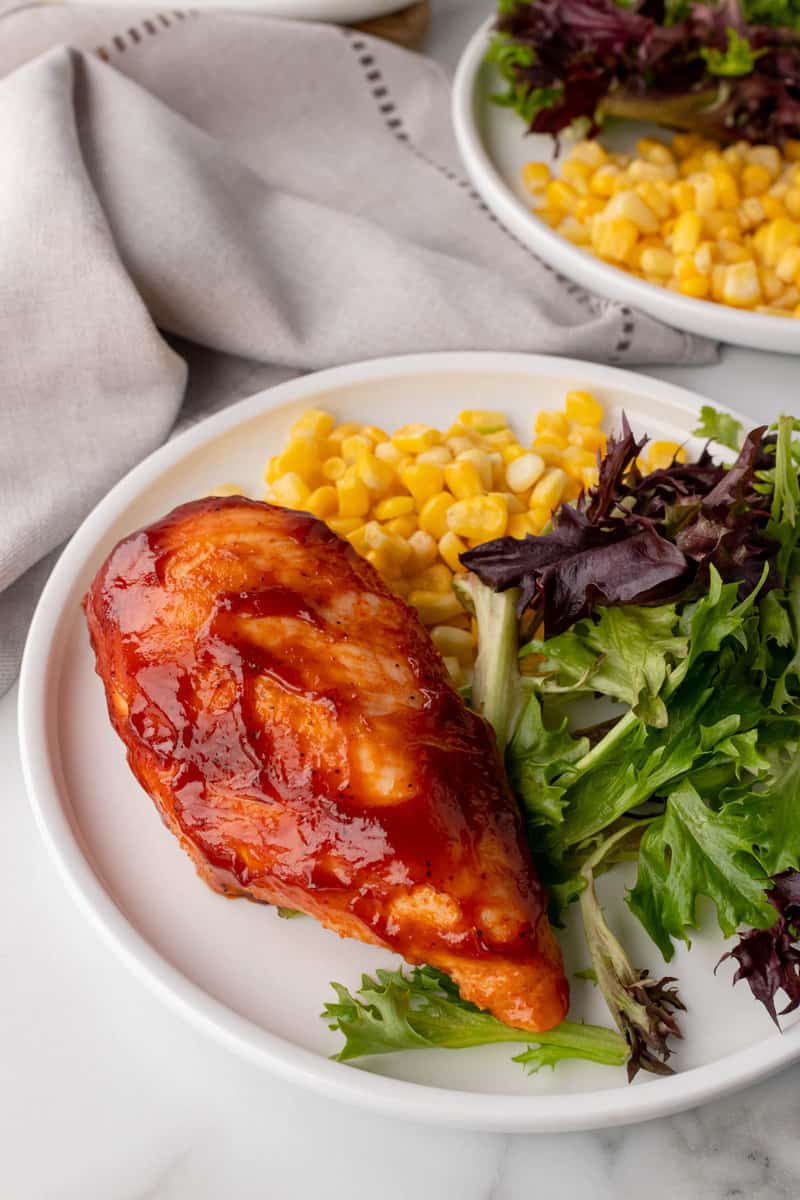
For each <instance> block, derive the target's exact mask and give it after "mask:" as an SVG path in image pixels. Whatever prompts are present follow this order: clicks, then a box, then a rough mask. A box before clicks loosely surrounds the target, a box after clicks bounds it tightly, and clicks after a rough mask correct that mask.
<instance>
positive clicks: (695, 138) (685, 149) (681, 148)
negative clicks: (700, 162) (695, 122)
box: [672, 133, 703, 158]
mask: <svg viewBox="0 0 800 1200" xmlns="http://www.w3.org/2000/svg"><path fill="white" fill-rule="evenodd" d="M702 141H703V139H702V138H701V137H700V135H699V134H697V133H676V134H674V136H673V138H672V153H673V154H675V155H676V156H677V157H678V158H686V156H687V155H688V154H692V153H693V152H694V151H695V150H696V149H697V147H698V146H699V145H701V144H702Z"/></svg>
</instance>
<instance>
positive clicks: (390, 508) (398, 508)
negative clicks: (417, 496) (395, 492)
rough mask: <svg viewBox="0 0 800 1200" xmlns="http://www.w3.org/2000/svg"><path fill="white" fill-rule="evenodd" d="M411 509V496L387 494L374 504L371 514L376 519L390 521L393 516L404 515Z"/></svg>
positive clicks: (411, 510)
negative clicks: (386, 496)
mask: <svg viewBox="0 0 800 1200" xmlns="http://www.w3.org/2000/svg"><path fill="white" fill-rule="evenodd" d="M413 511H414V498H413V496H389V497H388V498H387V499H386V500H380V501H379V502H378V503H377V504H376V505H375V507H374V508H373V510H372V514H373V516H374V517H375V520H376V521H391V520H393V519H394V518H395V517H405V516H407V515H408V514H409V513H413Z"/></svg>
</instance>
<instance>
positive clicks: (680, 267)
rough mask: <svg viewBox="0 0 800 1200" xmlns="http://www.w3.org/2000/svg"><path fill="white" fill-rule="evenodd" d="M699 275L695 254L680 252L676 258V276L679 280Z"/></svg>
mask: <svg viewBox="0 0 800 1200" xmlns="http://www.w3.org/2000/svg"><path fill="white" fill-rule="evenodd" d="M696 275H697V266H696V264H695V261H694V255H693V254H678V255H677V256H676V258H675V278H676V279H678V280H683V279H693V278H694V277H695V276H696Z"/></svg>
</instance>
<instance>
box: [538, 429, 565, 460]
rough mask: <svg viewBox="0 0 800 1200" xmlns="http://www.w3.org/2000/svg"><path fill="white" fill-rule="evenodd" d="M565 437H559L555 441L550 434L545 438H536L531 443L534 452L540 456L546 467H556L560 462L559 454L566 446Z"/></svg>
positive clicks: (560, 454) (561, 453)
mask: <svg viewBox="0 0 800 1200" xmlns="http://www.w3.org/2000/svg"><path fill="white" fill-rule="evenodd" d="M567 445H568V443H567V439H566V438H559V439H558V441H556V440H555V439H554V438H553V437H552V436H549V437H546V438H537V439H536V441H535V442H534V443H533V451H534V454H536V455H538V457H539V458H541V460H542V462H543V463H544V465H545V466H546V467H557V466H559V465H560V463H561V456H562V455H563V453H564V451H565V450H566V448H567Z"/></svg>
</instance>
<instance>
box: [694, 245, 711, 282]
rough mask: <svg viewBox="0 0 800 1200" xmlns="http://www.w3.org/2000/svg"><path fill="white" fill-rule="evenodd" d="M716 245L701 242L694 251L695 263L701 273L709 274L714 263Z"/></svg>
mask: <svg viewBox="0 0 800 1200" xmlns="http://www.w3.org/2000/svg"><path fill="white" fill-rule="evenodd" d="M714 249H715V247H714V245H713V244H712V243H711V242H701V243H700V245H699V246H698V247H697V249H696V250H695V252H694V265H695V267H696V268H697V270H698V271H699V273H700V274H701V275H707V274H708V272H709V271H710V270H711V268H712V266H713V265H714Z"/></svg>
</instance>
